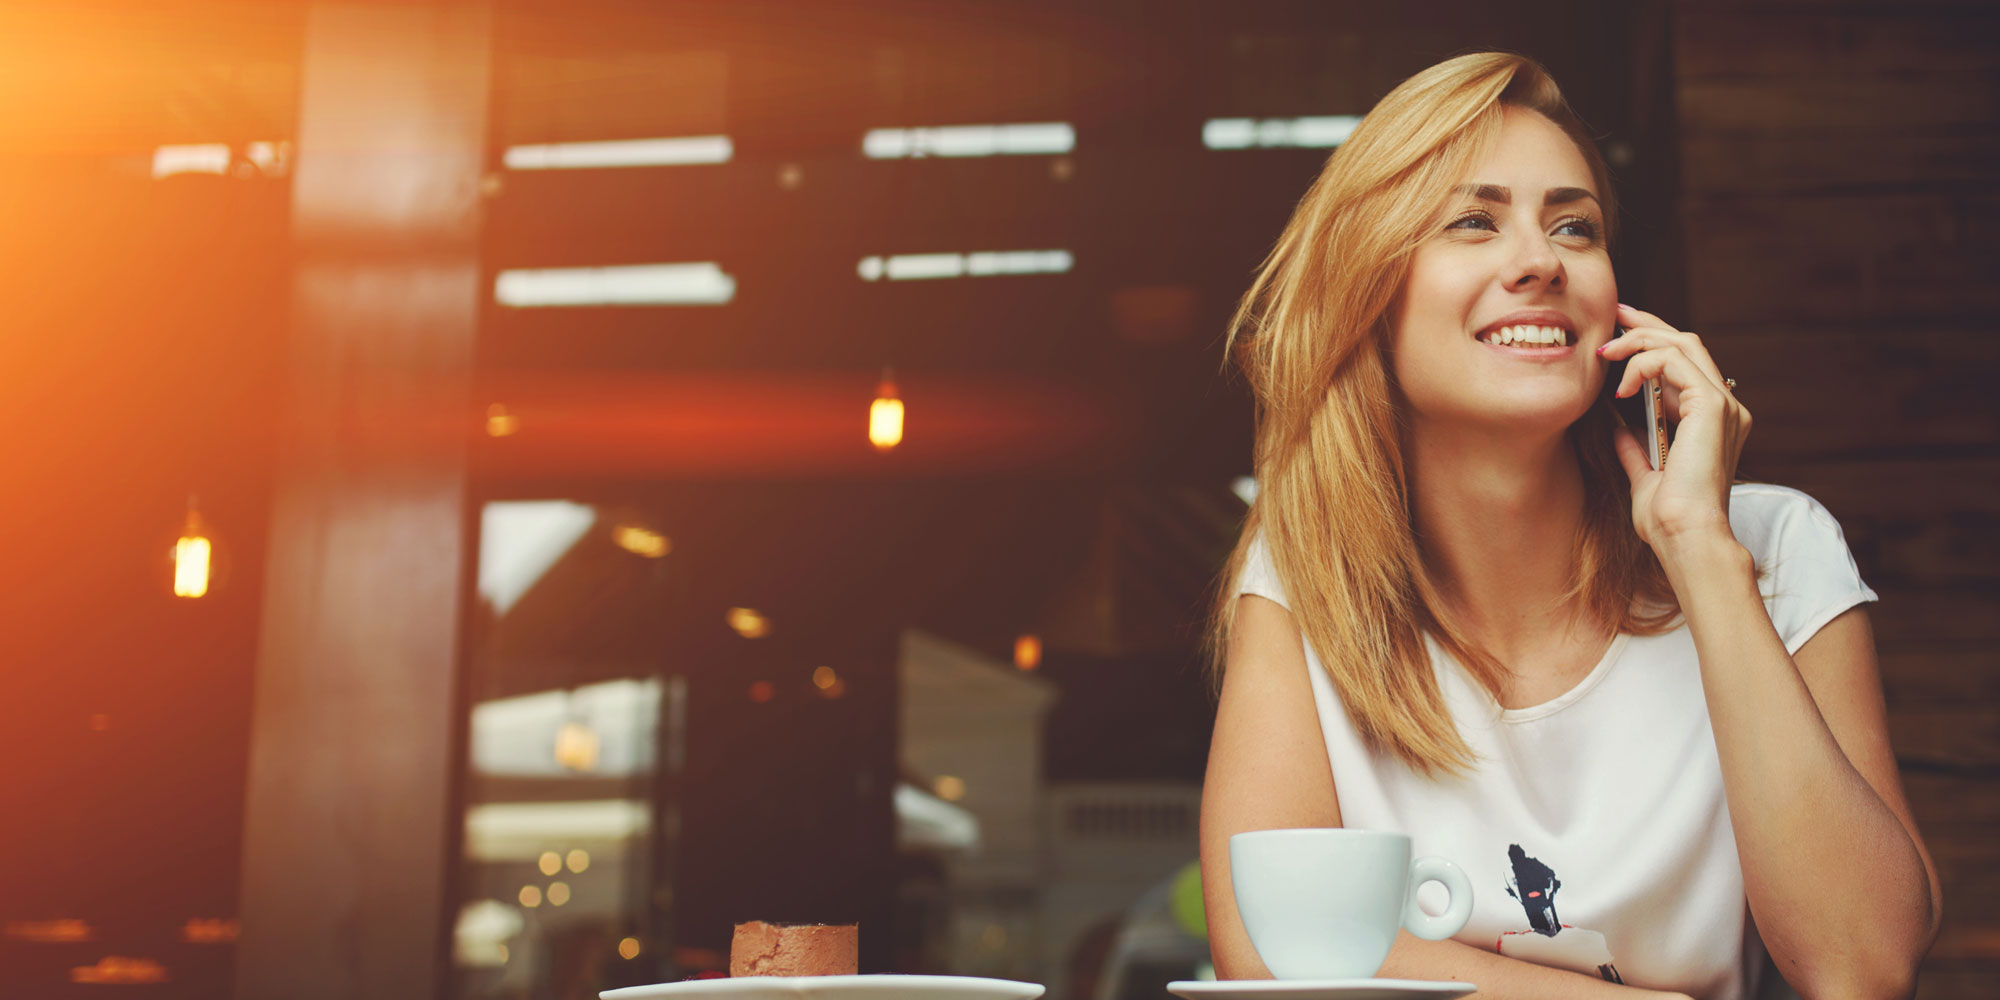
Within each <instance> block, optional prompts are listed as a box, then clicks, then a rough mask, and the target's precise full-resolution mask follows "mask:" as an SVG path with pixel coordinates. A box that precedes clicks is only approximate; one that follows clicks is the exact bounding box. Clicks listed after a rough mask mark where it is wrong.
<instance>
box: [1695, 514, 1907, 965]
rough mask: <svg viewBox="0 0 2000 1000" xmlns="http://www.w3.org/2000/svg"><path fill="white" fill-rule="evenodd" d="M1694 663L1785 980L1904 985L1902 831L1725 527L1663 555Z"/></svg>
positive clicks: (1745, 860) (1747, 880)
mask: <svg viewBox="0 0 2000 1000" xmlns="http://www.w3.org/2000/svg"><path fill="white" fill-rule="evenodd" d="M1661 561H1662V563H1663V564H1664V565H1665V566H1666V569H1667V574H1668V577H1669V579H1670V580H1671V581H1672V582H1673V585H1674V590H1675V593H1676V594H1678V595H1679V596H1680V598H1681V608H1682V611H1683V613H1684V614H1685V615H1686V616H1687V621H1688V627H1689V630H1690V631H1691V632H1692V634H1693V637H1694V645H1695V653H1696V656H1697V657H1698V658H1699V660H1700V663H1701V675H1702V686H1703V689H1704V691H1705V694H1706V697H1707V701H1708V712H1709V718H1710V721H1711V723H1712V724H1713V726H1714V730H1715V744H1716V751H1717V753H1718V755H1719V758H1720V761H1721V765H1722V776H1723V787H1724V790H1725V795H1726V797H1727V800H1728V803H1729V813H1730V822H1731V825H1732V827H1733V831H1734V833H1735V839H1736V848H1737V853H1738V855H1739V857H1740V861H1741V864H1742V867H1743V880H1744V888H1745V891H1746V893H1747V895H1748V897H1749V901H1750V908H1751V911H1752V913H1753V914H1754V916H1755V917H1756V920H1757V928H1758V931H1759V933H1760V934H1761V936H1762V937H1763V939H1764V943H1765V946H1766V947H1767V948H1768V949H1769V950H1770V952H1771V954H1772V957H1773V958H1774V959H1775V960H1776V962H1777V965H1778V969H1779V971H1780V972H1782V973H1783V974H1784V975H1785V977H1786V979H1787V980H1788V981H1789V982H1790V983H1791V984H1792V986H1793V987H1794V988H1796V989H1798V990H1800V991H1801V992H1802V993H1804V994H1805V995H1807V996H1808V997H1811V996H1814V995H1840V996H1892V995H1902V994H1907V993H1908V991H1909V989H1910V988H1911V983H1912V979H1911V977H1912V976H1913V975H1914V973H1915V967H1916V963H1917V961H1918V960H1919V959H1921V957H1922V955H1923V952H1924V950H1925V949H1926V947H1927V946H1928V944H1929V941H1930V938H1931V934H1932V930H1933V928H1932V924H1933V922H1934V920H1933V908H1932V900H1931V891H1930V880H1929V875H1928V873H1927V871H1926V869H1925V866H1924V862H1923V859H1922V857H1921V856H1920V855H1919V853H1918V851H1917V848H1916V844H1915V842H1914V840H1913V839H1912V837H1911V835H1910V832H1909V830H1908V829H1906V828H1905V827H1904V826H1903V824H1902V821H1901V820H1899V819H1898V818H1897V817H1896V815H1895V813H1893V812H1892V811H1891V810H1890V809H1889V807H1888V806H1887V804H1885V803H1884V802H1883V800H1882V798H1881V796H1879V795H1877V794H1876V792H1875V790H1874V788H1873V787H1871V786H1870V785H1869V784H1868V781H1867V780H1866V779H1865V778H1864V777H1863V776H1862V775H1861V773H1860V772H1859V771H1858V770H1856V768H1855V767H1854V765H1853V763H1852V762H1851V761H1850V760H1849V759H1848V757H1847V756H1846V754H1845V753H1843V752H1842V750H1841V748H1840V745H1839V743H1838V742H1837V740H1836V739H1835V737H1834V735H1833V733H1832V731H1831V730H1830V729H1829V728H1828V726H1827V723H1826V720H1825V718H1824V717H1823V716H1822V715H1821V713H1820V711H1819V707H1818V705H1817V704H1816V703H1815V702H1814V700H1813V696H1812V692H1811V691H1810V690H1809V689H1808V688H1807V686H1806V683H1805V679H1804V678H1803V677H1802V676H1801V675H1800V674H1799V670H1798V666H1797V664H1795V663H1794V662H1793V660H1792V657H1791V655H1790V654H1789V653H1787V652H1786V650H1785V645H1784V642H1783V640H1781V639H1780V638H1779V637H1778V634H1777V631H1776V629H1775V628H1773V626H1772V624H1771V619H1770V615H1769V614H1768V613H1767V612H1766V611H1765V609H1764V605H1763V600H1762V598H1761V597H1760V596H1759V595H1758V592H1757V582H1756V573H1755V567H1754V565H1753V564H1752V562H1751V559H1750V555H1749V552H1748V551H1747V550H1746V549H1744V548H1743V547H1742V546H1741V545H1740V544H1737V543H1736V541H1735V540H1734V539H1718V538H1707V539H1701V540H1697V541H1689V542H1687V543H1685V544H1684V545H1682V546H1680V547H1678V548H1673V549H1670V550H1669V551H1668V552H1667V553H1665V554H1663V558H1662V560H1661Z"/></svg>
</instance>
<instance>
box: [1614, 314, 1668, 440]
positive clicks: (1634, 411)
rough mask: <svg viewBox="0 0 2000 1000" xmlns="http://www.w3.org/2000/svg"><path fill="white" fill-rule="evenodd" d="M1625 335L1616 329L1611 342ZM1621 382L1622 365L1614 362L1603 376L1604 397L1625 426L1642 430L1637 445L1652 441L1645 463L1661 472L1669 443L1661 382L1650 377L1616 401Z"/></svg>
mask: <svg viewBox="0 0 2000 1000" xmlns="http://www.w3.org/2000/svg"><path fill="white" fill-rule="evenodd" d="M1624 335H1625V328H1624V327H1622V326H1620V327H1615V328H1614V330H1613V332H1612V334H1611V336H1612V339H1614V340H1615V339H1617V338H1619V337H1623V336H1624ZM1624 379H1625V362H1624V361H1613V362H1612V363H1611V369H1610V371H1608V372H1607V373H1606V374H1605V376H1604V398H1605V399H1608V400H1610V401H1611V409H1612V410H1614V411H1615V412H1617V414H1618V419H1619V421H1620V422H1622V423H1624V425H1625V426H1627V427H1630V428H1632V430H1633V431H1635V432H1638V431H1640V429H1641V428H1644V431H1643V432H1641V433H1640V434H1639V442H1640V443H1641V444H1644V443H1646V442H1649V441H1650V442H1652V447H1650V448H1648V449H1646V460H1647V461H1648V462H1651V463H1652V465H1653V468H1655V469H1664V468H1666V467H1667V445H1668V443H1669V442H1668V432H1667V421H1666V417H1665V416H1664V415H1662V413H1661V407H1662V406H1663V405H1664V404H1662V403H1661V401H1660V380H1659V379H1656V378H1649V379H1647V380H1646V382H1645V384H1644V385H1642V386H1640V387H1639V391H1638V392H1635V393H1633V394H1632V395H1630V396H1627V397H1625V398H1624V399H1619V398H1617V397H1616V396H1614V395H1613V393H1616V392H1617V391H1618V384H1619V383H1620V382H1622V381H1624Z"/></svg>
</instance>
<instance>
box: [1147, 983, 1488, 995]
mask: <svg viewBox="0 0 2000 1000" xmlns="http://www.w3.org/2000/svg"><path fill="white" fill-rule="evenodd" d="M1478 988H1479V987H1477V986H1474V985H1472V984H1471V983H1446V982H1432V981H1429V980H1424V979H1223V980H1213V981H1210V980H1194V979H1188V980H1182V981H1181V982H1177V983H1168V984H1167V992H1169V993H1172V994H1173V995H1175V996H1177V997H1186V998H1187V1000H1416V998H1435V997H1462V996H1464V995H1466V994H1467V993H1470V992H1472V991H1473V990H1476V989H1478Z"/></svg>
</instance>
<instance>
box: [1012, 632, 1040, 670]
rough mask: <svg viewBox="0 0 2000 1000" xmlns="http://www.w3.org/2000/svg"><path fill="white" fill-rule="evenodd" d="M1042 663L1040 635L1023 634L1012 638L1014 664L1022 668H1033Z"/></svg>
mask: <svg viewBox="0 0 2000 1000" xmlns="http://www.w3.org/2000/svg"><path fill="white" fill-rule="evenodd" d="M1041 665H1042V640H1041V637H1040V636H1033V635H1024V636H1022V637H1020V638H1018V639H1015V640H1014V666H1016V667H1019V668H1021V669H1022V670H1033V669H1035V668H1036V667H1039V666H1041Z"/></svg>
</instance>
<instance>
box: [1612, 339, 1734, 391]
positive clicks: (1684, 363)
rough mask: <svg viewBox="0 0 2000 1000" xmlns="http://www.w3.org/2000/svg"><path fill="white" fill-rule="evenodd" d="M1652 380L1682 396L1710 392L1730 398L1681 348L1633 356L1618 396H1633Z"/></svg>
mask: <svg viewBox="0 0 2000 1000" xmlns="http://www.w3.org/2000/svg"><path fill="white" fill-rule="evenodd" d="M1649 378H1656V379H1660V380H1661V382H1662V383H1663V384H1665V385H1670V386H1672V387H1673V388H1674V389H1676V390H1678V391H1679V392H1682V393H1686V392H1688V391H1689V390H1694V391H1696V392H1700V391H1703V390H1707V391H1712V392H1714V393H1716V394H1718V395H1720V396H1722V397H1723V398H1727V394H1726V393H1723V391H1722V386H1721V385H1720V384H1719V383H1718V382H1716V381H1715V380H1714V378H1713V377H1712V376H1711V375H1710V374H1709V373H1708V372H1706V371H1704V370H1702V368H1701V367H1700V366H1699V365H1696V364H1695V363H1694V362H1693V360H1691V359H1690V358H1689V357H1688V356H1687V355H1686V354H1683V353H1682V352H1681V349H1680V348H1679V347H1656V348H1652V349H1649V350H1646V351H1642V352H1640V353H1639V354H1637V355H1635V356H1633V358H1632V360H1631V361H1629V362H1627V363H1626V365H1625V377H1624V378H1623V379H1621V380H1619V383H1618V395H1619V396H1620V397H1621V398H1622V397H1625V396H1630V395H1631V394H1633V393H1634V392H1637V391H1639V387H1640V384H1641V383H1643V382H1645V381H1646V380H1647V379H1649Z"/></svg>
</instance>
